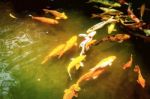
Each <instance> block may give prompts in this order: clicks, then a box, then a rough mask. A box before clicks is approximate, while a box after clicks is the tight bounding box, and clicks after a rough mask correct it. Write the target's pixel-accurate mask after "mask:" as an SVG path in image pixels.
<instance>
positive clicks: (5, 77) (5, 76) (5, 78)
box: [0, 63, 17, 99]
mask: <svg viewBox="0 0 150 99" xmlns="http://www.w3.org/2000/svg"><path fill="white" fill-rule="evenodd" d="M7 67H8V63H0V97H5V98H6V97H7V98H8V99H9V93H10V89H11V88H12V87H14V86H16V85H17V81H16V80H15V79H14V78H13V77H12V76H11V72H7V71H6V68H7ZM5 98H4V99H5Z"/></svg>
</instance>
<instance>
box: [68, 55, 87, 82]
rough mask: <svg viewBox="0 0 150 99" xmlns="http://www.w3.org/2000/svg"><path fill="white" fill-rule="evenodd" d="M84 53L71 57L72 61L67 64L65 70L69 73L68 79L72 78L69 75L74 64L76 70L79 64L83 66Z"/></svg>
mask: <svg viewBox="0 0 150 99" xmlns="http://www.w3.org/2000/svg"><path fill="white" fill-rule="evenodd" d="M85 57H86V55H81V56H78V57H76V58H74V59H72V61H71V62H70V63H69V65H68V68H67V71H68V74H69V77H70V79H72V77H71V73H70V72H71V69H72V68H73V67H74V66H75V67H76V70H78V69H79V67H80V66H82V67H83V66H84V65H83V63H82V61H83V60H84V59H85Z"/></svg>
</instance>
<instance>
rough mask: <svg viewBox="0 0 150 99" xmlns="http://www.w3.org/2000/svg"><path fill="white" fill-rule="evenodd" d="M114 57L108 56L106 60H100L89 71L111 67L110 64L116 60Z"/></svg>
mask: <svg viewBox="0 0 150 99" xmlns="http://www.w3.org/2000/svg"><path fill="white" fill-rule="evenodd" d="M116 58H117V57H116V56H109V57H107V58H104V59H102V60H101V61H100V62H99V63H98V64H97V65H96V66H95V67H94V68H92V69H91V71H95V70H97V69H99V68H105V67H107V66H111V65H112V62H113V61H114V60H115V59H116Z"/></svg>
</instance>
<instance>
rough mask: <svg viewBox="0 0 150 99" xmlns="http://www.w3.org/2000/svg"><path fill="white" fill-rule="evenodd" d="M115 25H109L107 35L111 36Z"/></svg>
mask: <svg viewBox="0 0 150 99" xmlns="http://www.w3.org/2000/svg"><path fill="white" fill-rule="evenodd" d="M115 25H116V24H115V23H111V24H110V25H109V26H108V34H111V33H112V32H113V31H115Z"/></svg>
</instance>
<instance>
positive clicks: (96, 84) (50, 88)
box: [0, 3, 150, 99]
mask: <svg viewBox="0 0 150 99" xmlns="http://www.w3.org/2000/svg"><path fill="white" fill-rule="evenodd" d="M0 13H1V14H0V99H62V97H63V94H64V90H65V89H67V88H69V86H71V85H72V84H74V83H75V82H76V81H77V80H78V78H79V77H80V76H81V75H82V74H84V73H86V72H87V71H88V70H89V69H90V68H92V67H93V66H95V65H96V64H97V63H98V62H99V61H100V60H101V59H103V58H105V57H108V56H109V55H115V56H117V59H116V60H115V61H114V63H113V65H112V67H110V68H109V69H108V72H106V73H104V74H103V75H102V76H100V77H99V78H98V79H96V80H91V81H87V82H85V83H84V84H82V86H81V88H82V89H81V91H80V92H79V97H78V99H150V89H149V88H150V87H149V82H150V73H148V72H146V70H145V69H144V65H145V64H144V63H143V62H142V59H141V57H140V55H139V54H138V53H137V52H136V51H135V49H134V45H133V43H132V41H127V42H123V43H117V42H111V43H110V42H105V43H102V44H100V45H98V46H94V47H92V48H91V49H90V50H89V51H88V52H87V58H86V60H85V61H84V65H85V66H84V67H83V68H81V69H80V70H79V71H74V72H72V77H73V80H70V79H69V76H68V74H67V70H66V68H67V66H68V64H69V62H70V59H71V58H73V57H76V56H78V55H79V53H80V51H81V49H79V47H76V48H74V49H72V50H70V51H68V52H67V53H65V54H64V56H63V57H62V58H61V59H57V58H54V59H52V60H50V61H48V62H47V63H46V64H44V65H41V62H42V60H43V59H44V57H45V56H46V55H47V54H48V52H49V51H51V50H52V49H54V48H55V47H56V46H58V45H59V44H62V43H65V42H66V41H67V40H68V39H69V38H70V37H72V36H73V35H78V34H79V33H84V32H85V31H86V29H88V28H89V27H90V26H92V25H94V24H96V23H97V22H99V21H98V20H94V19H91V18H89V17H86V16H85V15H84V13H82V12H79V11H77V10H66V13H67V15H68V17H69V19H68V20H62V21H61V22H60V24H58V25H55V26H52V25H45V24H43V23H39V22H37V21H33V20H32V19H31V18H30V17H28V16H26V17H19V16H18V18H17V19H13V18H11V17H10V16H9V13H13V14H16V16H17V13H14V12H13V10H12V9H11V8H10V7H8V6H7V5H4V4H3V3H0ZM106 35H107V27H105V28H104V29H101V30H98V31H97V34H96V36H95V38H102V37H104V36H106ZM82 40H83V38H78V44H79V43H80V42H81V41H82ZM131 53H132V54H133V59H134V64H133V67H132V68H131V69H129V70H123V69H122V65H123V64H124V63H126V62H127V61H128V59H129V57H130V54H131ZM135 64H139V65H140V67H141V70H142V71H143V72H142V74H143V76H144V78H145V79H146V88H145V89H142V88H141V86H139V85H138V84H137V82H136V79H137V77H136V73H134V72H133V68H134V65H135Z"/></svg>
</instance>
